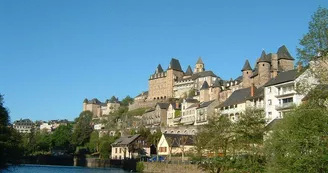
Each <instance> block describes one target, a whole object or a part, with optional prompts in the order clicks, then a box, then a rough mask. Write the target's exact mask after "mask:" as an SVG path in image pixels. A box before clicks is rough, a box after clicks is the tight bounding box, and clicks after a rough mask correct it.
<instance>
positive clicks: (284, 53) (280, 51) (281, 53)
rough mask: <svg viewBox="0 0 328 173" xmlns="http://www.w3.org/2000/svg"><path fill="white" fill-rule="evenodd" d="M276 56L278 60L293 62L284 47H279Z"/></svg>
mask: <svg viewBox="0 0 328 173" xmlns="http://www.w3.org/2000/svg"><path fill="white" fill-rule="evenodd" d="M277 55H278V59H288V60H294V58H293V57H292V56H291V55H290V53H289V52H288V49H287V47H286V46H285V45H283V46H281V47H279V49H278V52H277Z"/></svg>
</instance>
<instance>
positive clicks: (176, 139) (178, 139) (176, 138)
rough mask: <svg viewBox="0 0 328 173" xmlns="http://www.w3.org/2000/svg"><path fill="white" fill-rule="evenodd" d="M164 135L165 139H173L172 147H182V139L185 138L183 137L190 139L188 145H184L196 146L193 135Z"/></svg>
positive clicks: (187, 141)
mask: <svg viewBox="0 0 328 173" xmlns="http://www.w3.org/2000/svg"><path fill="white" fill-rule="evenodd" d="M163 135H164V137H165V139H166V140H167V139H168V138H171V139H172V147H179V146H180V145H183V144H184V143H183V142H181V137H183V136H186V137H188V138H187V140H186V143H185V144H184V145H194V139H193V135H185V134H168V133H164V134H163ZM179 144H180V145H179Z"/></svg>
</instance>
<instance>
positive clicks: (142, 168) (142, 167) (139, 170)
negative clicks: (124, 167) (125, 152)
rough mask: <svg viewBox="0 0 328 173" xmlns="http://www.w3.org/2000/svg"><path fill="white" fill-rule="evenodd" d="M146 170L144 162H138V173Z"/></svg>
mask: <svg viewBox="0 0 328 173" xmlns="http://www.w3.org/2000/svg"><path fill="white" fill-rule="evenodd" d="M144 169H145V165H144V163H143V162H137V167H136V171H137V172H143V171H144Z"/></svg>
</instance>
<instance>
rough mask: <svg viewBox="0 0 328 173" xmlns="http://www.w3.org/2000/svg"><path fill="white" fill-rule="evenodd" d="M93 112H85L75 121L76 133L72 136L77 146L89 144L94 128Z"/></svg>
mask: <svg viewBox="0 0 328 173" xmlns="http://www.w3.org/2000/svg"><path fill="white" fill-rule="evenodd" d="M92 116H93V114H92V112H90V111H83V112H81V114H80V116H79V117H78V118H76V119H75V126H74V132H73V135H72V143H73V144H74V145H76V146H83V145H84V144H86V143H87V142H89V139H90V134H91V133H92V131H93V127H92Z"/></svg>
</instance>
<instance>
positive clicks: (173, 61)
mask: <svg viewBox="0 0 328 173" xmlns="http://www.w3.org/2000/svg"><path fill="white" fill-rule="evenodd" d="M168 69H172V70H176V71H182V69H181V65H180V62H179V60H177V59H174V58H172V59H171V62H170V64H169V68H168Z"/></svg>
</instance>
